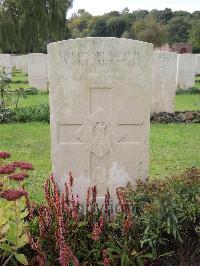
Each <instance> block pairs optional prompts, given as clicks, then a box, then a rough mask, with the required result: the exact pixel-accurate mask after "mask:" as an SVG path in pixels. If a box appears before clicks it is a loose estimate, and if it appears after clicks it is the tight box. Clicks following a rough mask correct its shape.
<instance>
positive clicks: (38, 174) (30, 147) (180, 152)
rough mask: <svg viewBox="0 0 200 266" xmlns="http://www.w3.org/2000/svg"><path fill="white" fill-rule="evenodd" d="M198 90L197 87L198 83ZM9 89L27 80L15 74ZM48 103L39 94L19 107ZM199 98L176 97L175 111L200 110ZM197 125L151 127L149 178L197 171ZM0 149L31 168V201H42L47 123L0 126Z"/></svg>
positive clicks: (47, 154) (199, 153) (47, 166)
mask: <svg viewBox="0 0 200 266" xmlns="http://www.w3.org/2000/svg"><path fill="white" fill-rule="evenodd" d="M197 86H199V83H197ZM11 87H12V88H17V87H23V88H28V87H29V85H28V81H27V76H26V75H24V74H22V73H21V72H20V71H15V72H14V76H13V83H12V84H11ZM43 103H48V95H47V94H43V93H42V92H41V93H40V94H38V95H29V96H28V97H27V98H25V99H20V102H19V107H26V106H34V105H38V104H43ZM199 109H200V96H199V95H198V94H182V95H176V110H178V111H183V110H199ZM199 132H200V124H188V125H184V124H167V125H165V124H151V135H150V177H152V178H163V177H165V176H170V175H173V174H176V173H178V172H180V171H183V170H185V169H186V168H187V167H188V168H189V167H200V149H199V146H200V135H199ZM0 136H1V149H2V150H7V151H10V152H11V153H12V156H13V158H14V159H16V160H17V159H18V160H26V161H29V162H31V163H33V165H34V168H35V170H34V173H33V178H31V179H30V180H29V179H27V181H26V183H27V187H28V190H29V191H30V193H31V198H32V199H34V200H35V201H37V202H40V201H41V200H42V186H41V184H42V183H43V182H44V180H45V178H46V177H47V176H48V175H49V173H50V171H51V159H50V127H49V124H48V123H37V122H31V123H14V124H5V125H0Z"/></svg>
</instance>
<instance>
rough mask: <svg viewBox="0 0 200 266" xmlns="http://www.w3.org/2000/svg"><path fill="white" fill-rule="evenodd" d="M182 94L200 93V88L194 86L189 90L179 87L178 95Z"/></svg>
mask: <svg viewBox="0 0 200 266" xmlns="http://www.w3.org/2000/svg"><path fill="white" fill-rule="evenodd" d="M181 94H200V89H199V88H197V87H193V88H190V89H187V90H183V89H179V90H177V91H176V95H181Z"/></svg>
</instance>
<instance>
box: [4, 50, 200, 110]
mask: <svg viewBox="0 0 200 266" xmlns="http://www.w3.org/2000/svg"><path fill="white" fill-rule="evenodd" d="M0 65H3V66H5V67H6V69H7V72H8V75H9V77H11V73H12V69H11V68H12V66H15V67H16V68H17V69H21V70H22V72H24V73H25V74H28V81H29V84H30V86H32V87H35V88H38V89H40V90H47V87H48V79H47V55H45V54H42V53H32V54H28V55H9V54H0ZM152 71H153V77H152V78H153V80H152V94H151V95H152V96H151V99H152V101H151V112H163V111H165V112H173V111H174V98H175V90H176V89H179V90H180V89H184V90H185V89H186V90H187V89H189V88H191V87H193V86H194V85H195V74H200V55H194V54H181V55H177V54H176V53H172V52H157V51H155V52H154V56H153V65H152Z"/></svg>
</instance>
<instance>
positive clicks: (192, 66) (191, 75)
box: [176, 54, 196, 90]
mask: <svg viewBox="0 0 200 266" xmlns="http://www.w3.org/2000/svg"><path fill="white" fill-rule="evenodd" d="M177 71H178V72H177V81H176V86H177V90H181V89H183V90H187V89H190V88H192V87H194V85H195V72H196V56H195V55H194V54H179V55H178V70H177Z"/></svg>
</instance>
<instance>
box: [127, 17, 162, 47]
mask: <svg viewBox="0 0 200 266" xmlns="http://www.w3.org/2000/svg"><path fill="white" fill-rule="evenodd" d="M131 33H132V34H131V35H132V38H134V39H137V40H140V41H145V42H150V43H153V44H154V46H161V45H162V44H164V43H165V42H166V37H167V31H166V27H165V26H164V25H162V24H159V23H158V22H156V21H155V19H154V18H153V17H151V16H147V17H145V18H144V19H140V20H137V21H136V22H134V23H133V26H132V29H131Z"/></svg>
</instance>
